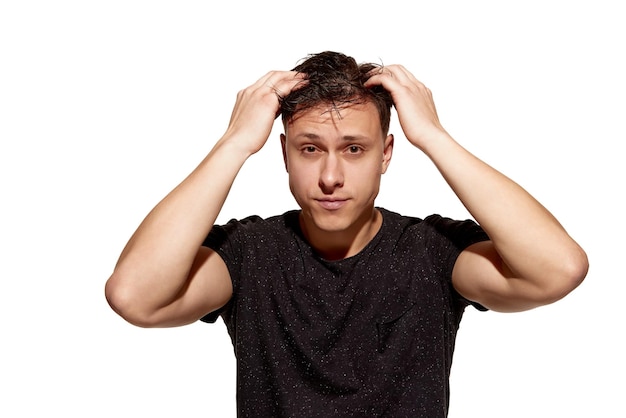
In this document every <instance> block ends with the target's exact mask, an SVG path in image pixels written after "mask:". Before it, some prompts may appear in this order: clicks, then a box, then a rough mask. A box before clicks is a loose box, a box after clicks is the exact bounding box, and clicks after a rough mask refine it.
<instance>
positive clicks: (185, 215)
mask: <svg viewBox="0 0 626 418" xmlns="http://www.w3.org/2000/svg"><path fill="white" fill-rule="evenodd" d="M231 144H232V142H228V141H227V140H221V141H220V142H218V144H217V145H216V146H215V148H214V149H213V150H212V151H211V153H210V154H209V155H208V156H207V157H206V158H205V159H204V160H203V161H202V162H201V163H200V165H199V166H198V167H197V168H196V169H195V170H194V171H193V172H192V173H191V174H190V175H189V176H188V177H187V178H186V179H185V180H184V181H183V182H181V183H180V184H179V185H178V186H177V187H176V188H175V189H174V190H173V191H172V192H170V193H169V194H168V195H167V196H166V197H165V198H164V199H163V200H162V201H161V202H160V203H159V204H158V205H157V206H156V207H155V208H154V209H153V210H152V211H151V212H150V213H149V214H148V216H147V217H146V218H145V219H144V221H143V222H142V223H141V225H140V226H139V227H138V229H137V230H136V232H135V233H134V234H133V236H132V237H131V239H130V240H129V242H128V244H127V245H126V247H125V248H124V250H123V252H122V254H121V256H120V258H119V261H118V263H117V265H116V267H115V271H114V274H113V276H112V277H111V279H110V281H111V282H116V281H117V282H120V281H123V282H124V283H114V284H118V285H121V286H118V287H122V288H124V289H125V291H127V292H131V293H133V294H136V295H142V298H141V301H142V304H143V305H144V306H146V307H151V308H150V309H158V308H160V307H162V306H164V305H167V304H168V303H169V302H171V301H172V300H173V299H175V298H176V297H177V295H178V294H179V293H180V291H181V289H182V288H183V287H184V286H185V285H186V282H187V277H188V274H189V271H190V269H191V266H192V264H193V261H194V259H195V257H196V254H197V252H198V249H199V247H200V245H201V244H202V241H203V240H204V238H205V237H206V235H207V234H208V232H209V230H210V229H211V227H212V225H213V224H214V223H215V220H216V219H217V216H218V214H219V212H220V210H221V208H222V205H223V203H224V201H225V199H226V197H227V195H228V192H229V190H230V187H231V185H232V183H233V181H234V179H235V177H236V175H237V173H238V171H239V169H240V168H241V166H242V165H243V163H244V162H245V160H246V158H247V157H248V155H247V154H246V153H244V152H242V151H240V150H238V149H237V148H236V147H235V146H233V145H231Z"/></svg>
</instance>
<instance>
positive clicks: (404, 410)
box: [202, 208, 488, 418]
mask: <svg viewBox="0 0 626 418" xmlns="http://www.w3.org/2000/svg"><path fill="white" fill-rule="evenodd" d="M379 210H380V211H381V213H382V215H383V223H382V226H381V228H380V230H379V232H378V233H377V234H376V236H375V237H374V238H373V239H372V240H371V242H370V243H369V244H368V245H367V246H366V247H365V248H364V249H363V250H362V251H361V252H360V253H358V254H357V255H355V256H353V257H350V258H347V259H343V260H339V261H328V260H325V259H323V258H321V257H319V256H318V255H317V254H316V253H315V251H314V250H313V249H312V247H311V246H310V245H309V244H308V243H307V241H306V240H305V239H304V237H303V235H302V232H301V230H300V227H299V223H298V216H299V211H291V212H287V213H285V214H283V215H281V216H276V217H271V218H268V219H261V218H259V217H256V216H255V217H250V218H246V219H243V220H240V221H235V220H233V221H230V222H229V223H227V224H226V225H223V226H216V227H214V228H213V230H212V232H211V233H210V234H209V236H208V237H207V239H206V241H205V243H204V245H206V246H208V247H210V248H213V249H214V250H216V251H217V252H218V253H219V254H220V256H221V257H222V258H223V259H224V261H225V263H226V265H227V266H228V270H229V272H230V276H231V279H232V282H233V289H234V291H233V297H232V299H231V301H230V302H229V303H228V304H227V305H226V306H225V307H224V308H222V309H221V310H219V311H216V312H213V313H211V314H209V315H207V316H206V317H204V318H202V320H203V321H205V322H215V320H216V319H217V317H218V316H219V315H221V316H222V318H223V320H224V323H225V324H226V326H227V328H228V332H229V334H230V337H231V339H232V342H233V346H234V350H235V355H236V358H237V409H238V416H239V417H255V418H262V417H272V418H278V417H292V418H305V417H394V418H401V417H413V418H414V417H424V418H438V417H445V416H446V415H447V410H448V402H449V384H448V381H449V374H450V366H451V363H452V353H453V350H454V342H455V337H456V332H457V329H458V326H459V322H460V320H461V316H462V314H463V311H464V309H465V307H466V306H467V305H468V304H469V301H467V300H465V299H463V298H462V297H461V296H460V295H459V294H458V293H456V292H455V291H454V289H453V287H452V284H451V274H452V268H453V266H454V263H455V260H456V258H457V256H458V255H459V253H460V252H461V251H462V250H463V249H464V248H465V247H467V246H468V245H470V244H472V243H475V242H478V241H482V240H486V239H488V237H487V236H486V235H485V233H484V232H483V231H482V229H481V228H480V227H479V226H478V225H477V224H476V223H475V222H473V221H470V220H468V221H453V220H451V219H448V218H443V217H441V216H438V215H432V216H429V217H427V218H425V219H423V220H422V219H419V218H411V217H405V216H401V215H399V214H396V213H394V212H391V211H388V210H385V209H382V208H380V209H379ZM478 308H481V307H480V306H478Z"/></svg>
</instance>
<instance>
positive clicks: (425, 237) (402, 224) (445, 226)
mask: <svg viewBox="0 0 626 418" xmlns="http://www.w3.org/2000/svg"><path fill="white" fill-rule="evenodd" d="M379 210H380V211H381V213H382V214H383V219H384V223H383V225H384V228H385V230H386V231H387V234H394V233H395V234H398V235H400V236H404V237H405V238H409V237H412V238H414V239H416V240H418V241H420V242H422V243H423V244H427V243H428V242H433V241H437V242H440V243H444V242H447V243H451V244H453V246H454V247H457V248H458V249H460V250H462V249H464V248H466V247H468V246H469V245H471V244H473V243H476V242H479V241H485V240H488V239H489V237H488V236H487V234H486V233H485V232H484V231H483V229H482V228H481V227H480V225H478V224H477V223H476V222H475V221H474V220H472V219H465V220H456V219H452V218H448V217H445V216H442V215H439V214H432V215H429V216H426V217H425V218H419V217H414V216H406V215H401V214H398V213H396V212H393V211H390V210H387V209H384V208H379Z"/></svg>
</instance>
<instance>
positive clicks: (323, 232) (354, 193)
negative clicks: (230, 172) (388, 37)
mask: <svg viewBox="0 0 626 418" xmlns="http://www.w3.org/2000/svg"><path fill="white" fill-rule="evenodd" d="M376 68H377V66H376V65H373V64H366V65H360V66H359V65H358V64H357V63H356V62H355V61H354V59H352V58H350V57H347V56H345V55H343V54H338V53H334V52H323V53H320V54H316V55H312V56H310V57H309V58H308V59H307V60H305V61H304V62H303V63H302V64H300V65H298V66H297V67H296V68H295V71H300V72H302V73H303V74H305V78H306V80H307V82H305V83H303V85H302V86H300V87H299V88H297V89H295V90H292V91H291V93H290V94H288V95H287V96H286V97H284V99H283V100H282V101H281V102H282V103H281V105H282V113H283V123H284V126H285V133H284V134H282V135H281V143H282V148H283V157H284V160H285V167H286V169H287V172H288V173H289V187H290V189H291V192H292V194H293V196H294V198H295V199H296V201H297V202H298V204H299V206H300V208H301V209H302V211H301V216H300V223H301V227H302V229H303V232H304V234H305V236H306V237H307V238H308V240H309V242H310V243H311V244H312V245H313V246H314V247H315V248H316V249H317V250H318V251H319V252H320V253H321V254H323V255H324V256H325V257H327V258H328V257H332V258H335V257H338V258H341V257H344V256H347V255H349V254H351V253H352V252H351V251H352V250H355V249H357V250H358V249H359V248H362V245H365V243H366V242H368V241H369V239H371V238H372V236H373V235H372V234H373V233H375V231H376V230H377V228H376V225H378V224H377V223H378V222H379V221H380V216H379V213H378V212H377V211H376V210H375V207H374V200H375V199H376V196H377V195H378V191H379V188H380V181H381V175H382V174H383V173H385V171H386V170H387V167H388V165H389V162H390V160H391V155H392V150H393V135H389V134H388V130H389V119H390V109H391V103H392V102H391V96H390V94H389V93H388V92H386V91H385V90H384V89H383V88H382V87H373V88H368V87H365V86H364V85H363V83H364V81H366V80H367V79H368V78H369V75H368V72H369V71H371V70H375V69H376Z"/></svg>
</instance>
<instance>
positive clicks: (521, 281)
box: [368, 65, 588, 312]
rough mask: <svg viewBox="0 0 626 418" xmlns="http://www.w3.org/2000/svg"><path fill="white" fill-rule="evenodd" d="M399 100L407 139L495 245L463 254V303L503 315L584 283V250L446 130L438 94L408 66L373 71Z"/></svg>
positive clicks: (459, 272) (457, 272) (456, 280)
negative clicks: (439, 113)
mask: <svg viewBox="0 0 626 418" xmlns="http://www.w3.org/2000/svg"><path fill="white" fill-rule="evenodd" d="M368 84H370V85H376V84H380V85H382V86H383V87H384V88H385V89H386V90H388V91H389V92H390V93H391V95H392V97H393V100H394V105H395V107H396V110H397V112H398V117H399V119H400V124H401V126H402V129H403V131H404V134H405V135H406V137H407V139H408V140H409V141H410V142H411V143H412V144H413V145H415V146H416V147H418V148H419V149H420V150H422V151H423V152H424V153H425V154H426V155H427V156H428V157H429V158H430V159H431V160H432V161H433V163H434V164H435V166H436V167H437V169H438V170H439V172H440V173H441V174H442V175H443V177H444V178H445V180H446V181H447V183H448V184H449V185H450V187H451V188H452V190H453V191H454V193H455V194H456V195H457V196H458V198H459V199H460V200H461V202H462V203H463V205H464V206H465V207H466V208H467V210H468V211H469V212H470V214H471V215H472V216H473V217H474V219H475V220H476V221H477V222H478V223H479V224H480V225H481V227H482V228H483V229H484V230H485V232H486V233H487V235H489V237H490V239H491V240H490V241H484V242H480V243H476V244H473V245H471V246H469V247H468V248H466V249H465V250H464V251H463V252H462V253H461V254H460V256H459V257H458V259H457V261H456V264H455V267H454V270H453V273H452V281H453V284H454V287H455V288H456V290H457V291H458V292H459V293H460V294H461V295H462V296H464V297H465V298H467V299H469V300H472V301H475V302H478V303H480V304H482V305H483V306H485V307H487V308H489V309H492V310H495V311H503V312H513V311H522V310H527V309H531V308H534V307H537V306H541V305H545V304H548V303H552V302H554V301H556V300H559V299H561V298H562V297H564V296H565V295H567V294H568V293H569V292H571V291H572V290H573V289H574V288H576V287H577V286H578V285H579V284H580V283H581V282H582V280H583V279H584V278H585V276H586V274H587V270H588V260H587V256H586V254H585V252H584V251H583V250H582V248H581V247H580V246H579V245H578V244H577V243H576V242H575V241H574V240H573V239H572V238H571V237H570V236H569V234H568V233H567V232H566V230H565V229H564V228H563V226H562V225H561V224H560V223H559V222H558V221H557V220H556V219H555V218H554V216H553V215H552V214H551V213H550V212H549V211H548V210H547V209H546V208H545V207H543V205H541V204H540V203H539V202H538V201H537V200H536V199H535V198H533V197H532V196H531V195H530V194H529V193H528V192H527V191H526V190H524V189H523V188H522V187H521V186H520V185H518V184H517V183H515V182H514V181H513V180H511V179H509V178H508V177H506V176H505V175H503V174H502V173H500V172H499V171H497V170H495V169H494V168H492V167H491V166H489V165H488V164H486V163H485V162H483V161H481V160H480V159H478V158H477V157H476V156H474V155H473V154H471V153H470V152H469V151H467V150H466V149H465V148H463V147H462V146H461V145H460V144H459V143H457V142H456V141H455V140H454V139H453V138H452V137H451V136H450V135H449V134H448V133H447V132H446V131H445V129H443V127H442V126H441V124H440V122H439V118H438V116H437V111H436V109H435V105H434V101H433V99H432V94H431V92H430V90H429V89H428V88H426V87H425V86H424V85H423V84H422V83H421V82H419V81H418V80H417V79H416V78H415V77H414V76H413V75H412V74H411V73H410V72H408V71H407V70H406V69H405V68H404V67H402V66H398V65H393V66H389V67H385V68H384V69H383V70H382V71H377V72H374V73H372V76H371V78H370V79H369V81H368Z"/></svg>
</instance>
